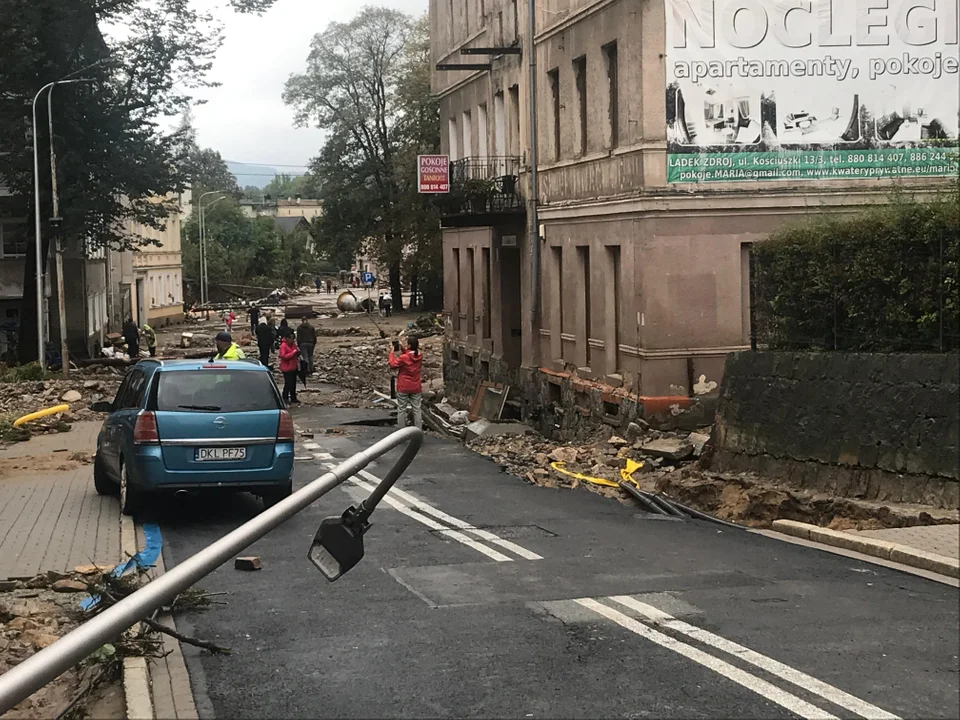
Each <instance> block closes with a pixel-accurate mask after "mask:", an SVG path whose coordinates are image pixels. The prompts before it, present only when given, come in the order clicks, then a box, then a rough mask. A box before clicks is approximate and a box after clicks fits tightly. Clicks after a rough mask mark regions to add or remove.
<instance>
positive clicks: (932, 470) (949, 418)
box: [704, 352, 960, 508]
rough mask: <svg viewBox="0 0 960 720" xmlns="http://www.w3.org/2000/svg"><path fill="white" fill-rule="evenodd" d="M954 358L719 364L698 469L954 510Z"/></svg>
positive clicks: (784, 356)
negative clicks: (709, 429) (710, 427)
mask: <svg viewBox="0 0 960 720" xmlns="http://www.w3.org/2000/svg"><path fill="white" fill-rule="evenodd" d="M958 382H960V356H958V355H957V354H956V353H951V354H937V355H927V354H916V355H907V354H864V353H833V352H829V353H774V352H741V353H734V354H731V355H730V356H728V358H727V362H726V368H725V370H724V375H723V382H722V384H721V392H720V399H719V403H718V407H717V412H716V421H715V425H714V431H713V440H712V449H711V451H710V452H709V453H708V455H707V457H706V458H705V459H704V465H706V466H707V467H708V468H709V469H711V470H716V471H721V472H741V471H751V472H756V473H758V474H762V475H765V476H768V477H776V478H779V479H781V480H786V481H788V482H789V483H790V484H791V485H794V486H798V487H803V488H810V489H814V490H819V491H824V492H829V493H831V494H834V495H839V496H843V497H855V498H863V499H867V500H879V501H884V502H907V503H922V504H925V505H933V506H935V507H940V508H956V507H958V505H960V393H958Z"/></svg>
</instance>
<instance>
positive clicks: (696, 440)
mask: <svg viewBox="0 0 960 720" xmlns="http://www.w3.org/2000/svg"><path fill="white" fill-rule="evenodd" d="M687 442H689V443H690V444H691V445H693V456H694V457H700V455H701V454H702V453H703V448H704V446H705V445H706V444H707V443H708V442H710V436H709V435H705V434H704V433H698V432H692V433H690V434H689V435H688V436H687Z"/></svg>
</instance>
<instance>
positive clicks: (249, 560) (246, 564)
mask: <svg viewBox="0 0 960 720" xmlns="http://www.w3.org/2000/svg"><path fill="white" fill-rule="evenodd" d="M233 567H234V568H235V569H237V570H245V571H247V572H251V571H254V570H261V569H263V562H262V561H261V560H260V558H259V557H257V556H255V555H250V556H247V557H238V558H236V559H235V560H234V561H233Z"/></svg>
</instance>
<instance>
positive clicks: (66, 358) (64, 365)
mask: <svg viewBox="0 0 960 720" xmlns="http://www.w3.org/2000/svg"><path fill="white" fill-rule="evenodd" d="M84 82H93V80H91V79H90V78H77V79H76V80H65V81H63V82H62V83H54V84H53V85H52V86H51V87H50V92H48V93H47V127H48V129H49V135H50V194H51V197H52V199H53V215H52V216H51V218H50V223H51V225H53V226H54V229H55V232H56V237H55V240H56V247H55V249H54V252H55V253H56V259H57V310H58V315H59V321H60V368H61V371H62V372H63V376H64V377H65V378H66V377H70V352H69V349H68V348H67V301H66V296H65V289H64V280H63V235H62V233H61V226H60V223H61V222H62V220H61V218H60V196H59V194H58V193H57V150H56V147H55V145H54V141H53V88H54V87H56V85H57V84H61V85H63V84H66V83H84ZM107 262H109V258H108V259H107Z"/></svg>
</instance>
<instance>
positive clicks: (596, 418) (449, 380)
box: [443, 343, 716, 440]
mask: <svg viewBox="0 0 960 720" xmlns="http://www.w3.org/2000/svg"><path fill="white" fill-rule="evenodd" d="M443 377H444V389H445V391H446V394H447V396H448V397H450V398H451V399H453V400H454V401H456V402H458V403H459V404H460V405H461V406H463V407H468V406H469V405H470V402H471V400H472V398H473V396H474V393H476V391H477V388H478V387H479V386H480V383H482V382H484V381H490V382H496V383H502V384H504V385H510V386H512V387H513V388H514V392H515V394H516V397H517V398H518V399H519V400H520V403H521V408H522V419H523V421H524V422H526V423H529V424H530V425H532V426H533V427H535V428H536V429H537V430H539V431H540V432H541V433H542V434H544V435H545V436H547V437H552V438H555V439H558V440H569V439H573V438H575V437H578V436H581V435H583V434H586V433H590V432H594V431H596V430H598V429H600V428H602V427H607V428H614V429H616V430H617V431H623V430H625V429H626V427H627V425H628V424H629V423H631V422H634V421H636V420H637V419H642V420H644V421H646V422H648V423H650V424H651V425H653V426H655V427H662V428H687V429H694V428H696V427H701V426H704V425H709V424H710V423H711V422H712V420H713V409H714V407H715V402H716V401H715V399H714V398H710V397H704V398H690V397H686V396H669V397H646V396H642V395H637V394H635V393H632V392H630V390H629V389H628V388H623V387H613V386H611V385H606V384H604V383H600V382H597V381H595V380H588V379H585V378H581V377H578V376H577V375H576V374H575V373H570V372H558V371H556V370H551V369H549V368H537V369H531V368H520V369H514V368H511V367H509V366H508V365H507V364H506V363H503V362H502V361H500V360H499V359H497V358H496V357H493V356H492V354H491V353H489V352H488V351H485V350H481V349H480V348H471V347H469V346H466V345H463V344H461V343H447V344H446V345H445V347H444V356H443Z"/></svg>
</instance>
